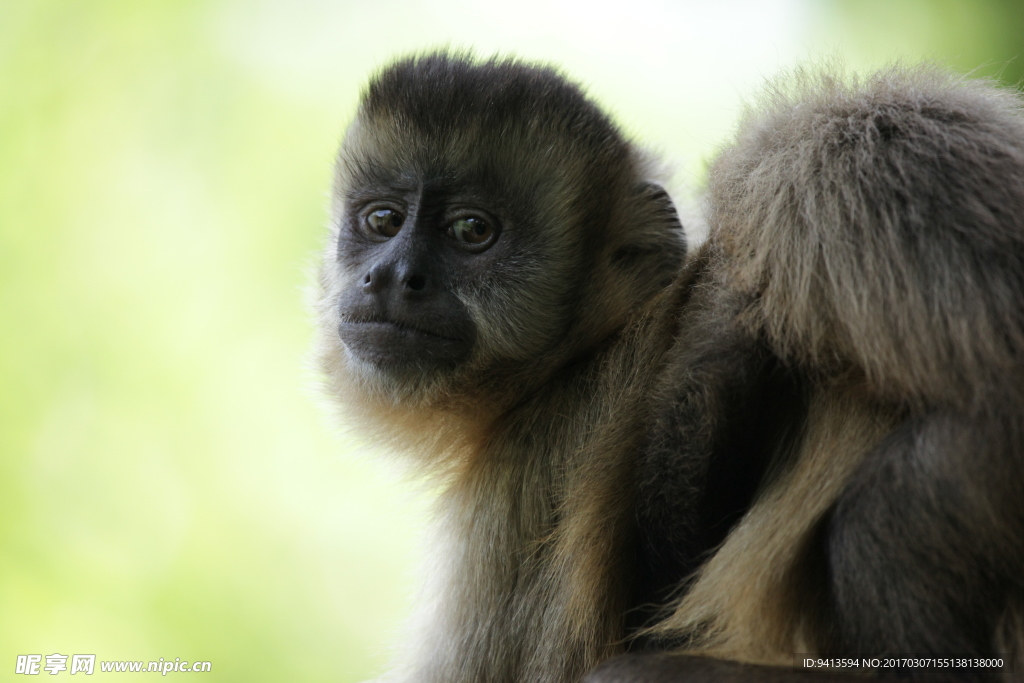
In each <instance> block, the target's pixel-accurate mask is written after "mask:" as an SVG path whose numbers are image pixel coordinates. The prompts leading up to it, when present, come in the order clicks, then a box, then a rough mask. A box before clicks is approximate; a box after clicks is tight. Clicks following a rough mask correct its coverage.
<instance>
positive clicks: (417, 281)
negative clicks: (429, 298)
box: [405, 275, 427, 292]
mask: <svg viewBox="0 0 1024 683" xmlns="http://www.w3.org/2000/svg"><path fill="white" fill-rule="evenodd" d="M405 286H406V287H408V288H409V289H411V290H413V291H414V292H419V291H422V290H423V288H424V287H426V286H427V278H425V277H423V276H422V275H413V276H412V277H410V278H409V279H408V280H406V281H405Z"/></svg>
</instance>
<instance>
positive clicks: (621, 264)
mask: <svg viewBox="0 0 1024 683" xmlns="http://www.w3.org/2000/svg"><path fill="white" fill-rule="evenodd" d="M685 257H686V236H685V234H684V233H683V224H682V222H681V221H680V220H679V214H678V212H677V211H676V207H675V204H674V203H673V202H672V198H671V197H669V194H668V192H667V191H666V190H665V188H664V187H662V186H661V185H659V184H658V183H656V182H653V181H649V180H647V181H644V182H641V183H638V184H637V185H636V186H635V187H634V188H633V192H632V193H631V197H630V200H629V201H628V202H627V203H626V207H625V212H624V215H623V216H622V218H621V225H620V227H619V234H618V239H617V240H615V249H614V251H613V252H612V255H611V262H612V266H613V267H615V268H618V269H620V270H622V271H626V272H627V273H630V274H632V275H634V276H635V277H636V278H637V279H638V280H639V281H641V282H644V283H645V284H649V285H650V286H651V288H652V289H660V288H662V287H665V286H667V285H668V284H669V283H670V282H671V281H672V279H673V278H674V277H675V275H676V274H677V273H678V272H679V270H680V268H682V265H683V260H684V259H685Z"/></svg>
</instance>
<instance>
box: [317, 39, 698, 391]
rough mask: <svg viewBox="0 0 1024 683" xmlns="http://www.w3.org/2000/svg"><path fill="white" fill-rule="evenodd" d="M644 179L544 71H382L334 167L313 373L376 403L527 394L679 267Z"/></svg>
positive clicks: (444, 62) (437, 67)
mask: <svg viewBox="0 0 1024 683" xmlns="http://www.w3.org/2000/svg"><path fill="white" fill-rule="evenodd" d="M642 166H643V163H642V161H641V160H640V156H639V155H638V154H637V152H636V151H635V150H634V149H633V148H632V147H631V146H630V145H629V144H628V143H627V142H626V141H625V139H624V138H623V137H622V136H621V135H620V133H619V132H618V131H617V130H616V129H615V127H614V125H613V124H612V123H611V121H610V120H608V118H607V117H606V116H605V115H604V114H603V113H602V112H601V111H600V110H599V109H598V108H597V107H595V106H594V105H593V104H592V103H591V102H589V101H588V100H587V99H586V98H585V96H584V95H583V94H582V92H581V91H580V90H579V89H578V88H577V87H576V86H574V85H572V84H571V83H569V82H567V81H564V80H563V79H562V78H560V77H559V76H557V74H555V73H554V72H551V71H549V70H545V69H543V68H537V67H530V66H527V65H522V64H519V63H516V62H514V61H513V62H499V61H495V62H487V63H482V64H475V63H473V62H472V61H471V60H466V59H461V58H449V57H447V56H445V55H443V54H437V55H433V56H427V57H424V58H422V59H411V60H405V61H401V62H398V63H396V64H395V65H393V66H392V67H390V68H389V69H387V70H385V71H384V72H382V73H381V74H380V75H379V76H378V77H377V78H376V79H375V80H374V81H372V82H371V83H370V85H369V87H368V88H367V90H366V92H365V93H364V96H363V100H362V102H361V104H360V108H359V113H358V115H357V117H356V119H355V121H354V123H353V124H352V126H351V127H350V128H349V130H348V131H347V133H346V136H345V141H344V142H343V144H342V147H341V151H340V154H339V157H338V163H337V169H336V175H335V188H334V196H333V206H332V214H333V219H332V222H333V233H332V238H333V239H332V244H331V247H330V248H329V251H328V253H327V254H326V257H327V258H326V259H325V263H324V269H323V271H322V280H321V283H322V289H321V292H322V297H321V301H320V311H321V329H322V330H323V332H324V333H325V334H327V333H328V332H331V333H332V334H331V337H332V338H331V339H324V342H325V343H326V346H324V347H322V351H323V353H322V359H323V361H324V367H325V369H326V370H327V371H328V372H329V373H330V374H331V375H332V376H333V377H334V378H336V379H337V380H338V381H339V382H340V383H339V384H338V385H337V386H338V387H342V386H344V387H350V386H351V382H350V381H348V380H350V379H353V378H354V379H356V380H357V384H359V385H361V386H362V387H363V388H367V387H369V388H370V389H371V390H373V391H375V392H377V393H379V394H382V395H384V396H387V397H389V398H390V399H392V402H406V403H407V402H409V401H410V400H411V401H412V402H419V403H422V402H423V401H427V402H430V401H431V400H432V399H433V398H437V397H440V398H445V397H447V398H452V397H456V396H463V397H468V398H469V399H470V400H471V401H476V399H477V398H479V397H480V396H482V395H486V396H488V397H490V398H495V397H498V396H501V397H502V398H499V399H498V401H497V403H499V404H502V403H504V404H507V403H508V402H509V401H513V400H515V398H514V396H513V394H515V393H517V392H518V393H519V394H520V395H521V394H522V393H523V392H526V391H530V389H531V387H533V386H537V385H538V384H539V383H542V382H543V381H544V380H545V377H546V376H547V375H548V374H549V373H551V372H554V371H555V370H556V369H557V368H558V367H561V366H563V365H564V364H565V363H566V362H568V361H570V360H571V359H573V358H577V357H579V355H580V354H582V353H586V352H587V350H588V349H591V348H594V347H595V346H596V345H598V344H600V343H601V341H602V340H603V339H605V338H606V337H607V336H608V335H609V334H611V333H612V332H613V331H614V330H615V329H617V328H618V327H619V326H621V325H622V324H623V321H624V319H625V317H626V315H627V314H628V312H629V311H630V310H632V309H634V308H635V306H636V305H637V303H639V302H640V301H643V300H644V299H645V298H646V297H648V296H650V295H651V293H652V292H653V291H655V290H656V289H658V288H659V287H661V286H664V280H665V278H664V273H665V272H668V271H672V272H674V270H675V268H677V266H678V263H679V261H680V260H681V257H682V252H683V247H682V243H681V240H679V238H678V231H677V228H678V220H676V219H675V214H674V211H668V212H666V211H664V210H663V207H662V204H664V202H659V201H654V200H652V199H651V197H650V196H648V195H650V192H649V191H648V190H647V188H648V184H647V183H645V182H642V180H641V178H640V177H639V176H640V174H641V173H643V172H644V171H642V170H641V167H642ZM663 194H664V193H662V195H663ZM665 201H666V202H667V198H666V200H665ZM669 205H670V203H669ZM663 214H664V215H663ZM669 214H671V215H669ZM338 391H339V393H344V392H345V391H348V389H341V388H339V389H338ZM464 403H465V402H463V404H464ZM492 403H493V401H492Z"/></svg>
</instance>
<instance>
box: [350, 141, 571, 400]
mask: <svg viewBox="0 0 1024 683" xmlns="http://www.w3.org/2000/svg"><path fill="white" fill-rule="evenodd" d="M365 132H366V130H365V128H364V130H363V133H364V134H365ZM371 137H372V138H374V139H376V140H378V141H380V140H381V138H382V136H380V135H372V136H371ZM384 137H386V136H384ZM363 142H365V138H364V139H363ZM406 142H408V141H406ZM479 144H480V141H476V142H475V143H471V144H468V145H465V144H464V145H455V144H453V143H452V142H451V141H449V142H448V144H446V145H445V150H447V154H445V153H444V152H443V151H442V150H439V149H433V150H431V151H430V152H428V153H426V154H424V155H423V156H422V158H421V159H413V160H410V159H408V158H405V159H402V157H403V155H402V154H400V153H399V150H396V149H393V148H392V149H389V148H387V147H386V146H385V145H381V144H376V145H372V146H369V147H367V146H364V145H360V146H359V152H358V154H354V155H353V156H352V157H349V158H350V159H351V163H349V164H347V168H346V173H345V176H346V182H345V187H344V188H343V190H342V192H341V193H340V196H339V197H338V198H337V202H338V206H337V212H336V213H337V215H338V219H337V220H338V225H337V228H338V233H337V243H336V244H337V247H336V253H335V254H334V258H335V262H336V264H337V268H338V280H339V282H338V285H339V286H338V288H337V290H336V292H337V293H336V297H337V298H336V300H335V305H336V307H337V330H338V338H339V339H340V341H341V342H342V345H343V349H344V353H345V354H346V356H347V357H348V358H349V359H350V361H351V364H352V366H353V369H356V370H357V371H359V372H361V373H362V374H364V375H368V376H370V375H372V376H377V377H379V378H381V379H385V380H387V381H388V382H389V383H392V384H394V383H398V384H402V385H405V386H406V387H408V386H412V385H416V386H419V385H422V384H423V383H424V382H429V383H431V384H437V383H438V382H445V383H446V384H448V385H449V386H450V385H451V384H452V383H453V382H459V381H463V380H465V379H466V378H468V377H471V376H472V377H481V376H483V375H486V374H487V371H488V370H489V369H493V368H494V367H496V366H502V367H503V368H504V369H505V371H506V372H507V369H508V366H509V365H515V364H529V363H531V362H533V361H535V360H536V358H538V357H539V356H543V355H545V354H546V353H549V352H550V350H551V349H552V348H553V347H556V346H558V345H559V343H560V342H561V340H562V338H563V337H564V335H565V331H566V326H565V324H564V322H563V321H564V320H565V319H566V317H567V316H564V311H565V308H566V307H567V306H569V305H570V303H569V301H568V300H569V299H572V298H573V296H574V294H575V292H574V289H575V287H574V286H575V284H576V283H575V281H574V280H573V279H572V278H573V276H574V265H575V261H576V260H577V258H578V255H577V254H575V253H574V252H575V251H576V250H574V249H571V248H569V247H570V246H571V245H570V243H571V241H572V240H571V239H569V237H568V235H566V234H565V232H566V231H565V230H557V229H553V228H552V226H551V225H550V218H553V217H557V216H558V211H557V207H553V206H550V205H546V204H545V202H544V201H543V197H544V193H542V192H539V191H537V189H536V188H535V187H534V186H533V183H531V184H530V187H523V186H522V183H521V182H519V181H518V179H517V178H516V174H515V173H514V169H513V168H511V167H510V168H508V169H506V171H505V173H504V174H502V175H501V177H500V179H499V178H497V177H496V175H495V173H494V172H493V162H494V158H493V157H491V158H490V159H487V160H480V159H474V158H473V155H472V154H457V155H456V154H455V151H454V150H455V149H456V148H458V147H462V149H463V150H465V149H466V148H478V147H479ZM453 155H455V158H453ZM446 156H447V157H448V158H447V159H446V158H445V157H446ZM398 160H402V161H404V163H400V164H395V161H398ZM549 180H550V182H549V190H550V189H552V188H553V187H554V185H555V184H556V179H554V178H551V179H549ZM542 214H548V218H549V220H547V221H546V220H544V218H543V215H542ZM566 223H568V221H562V224H563V225H564V224H566Z"/></svg>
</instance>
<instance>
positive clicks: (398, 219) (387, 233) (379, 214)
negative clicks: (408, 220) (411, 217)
mask: <svg viewBox="0 0 1024 683" xmlns="http://www.w3.org/2000/svg"><path fill="white" fill-rule="evenodd" d="M404 221H405V216H403V215H402V214H400V213H398V212H397V211H395V210H393V209H377V210H376V211H371V212H370V213H369V215H367V216H366V224H367V225H368V226H369V228H370V231H371V232H374V233H377V234H378V235H381V236H383V237H394V236H395V235H397V234H398V231H399V230H401V229H402V223H403V222H404Z"/></svg>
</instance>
